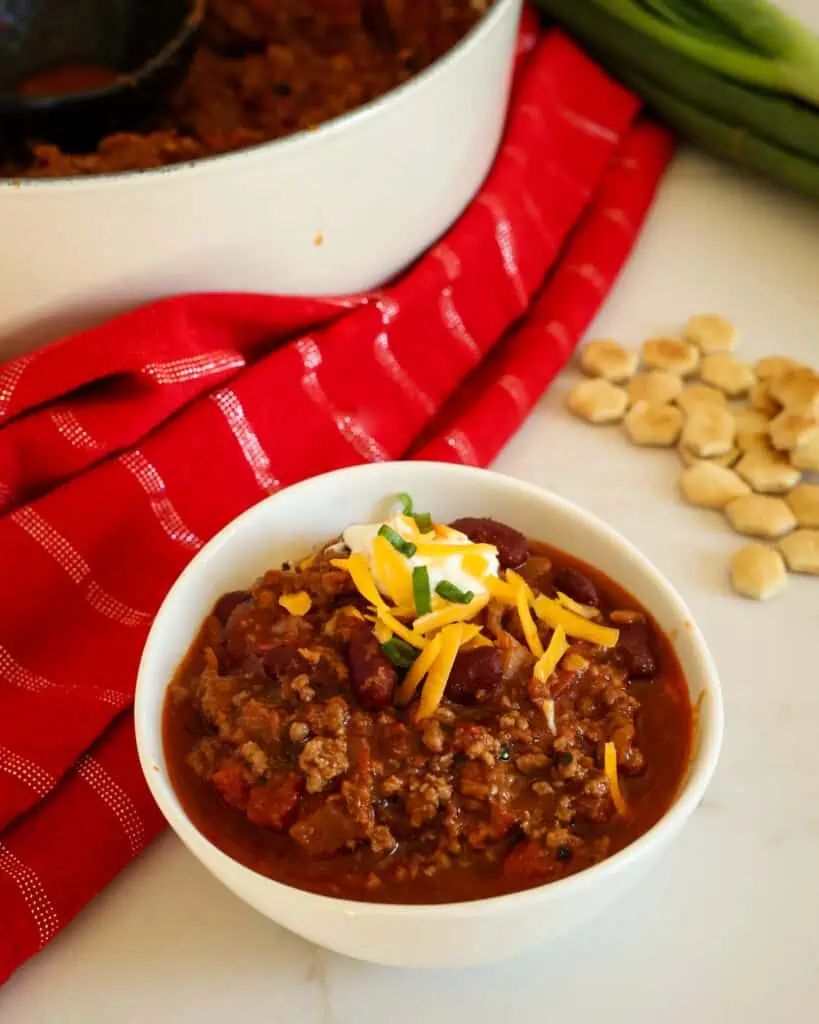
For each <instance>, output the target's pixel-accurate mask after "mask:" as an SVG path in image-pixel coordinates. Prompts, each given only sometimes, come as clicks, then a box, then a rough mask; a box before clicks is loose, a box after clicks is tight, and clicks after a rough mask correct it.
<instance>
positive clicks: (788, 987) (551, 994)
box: [0, 153, 819, 1024]
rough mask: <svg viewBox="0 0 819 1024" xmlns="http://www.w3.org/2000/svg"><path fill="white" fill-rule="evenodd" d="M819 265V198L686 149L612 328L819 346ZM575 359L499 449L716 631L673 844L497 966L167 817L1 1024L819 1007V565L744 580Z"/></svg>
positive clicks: (745, 1017)
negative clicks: (703, 779)
mask: <svg viewBox="0 0 819 1024" xmlns="http://www.w3.org/2000/svg"><path fill="white" fill-rule="evenodd" d="M818 286H819V209H817V208H815V207H811V206H810V205H809V204H807V203H803V202H801V201H800V200H797V199H795V198H793V197H792V196H787V195H785V194H783V193H780V192H778V191H776V190H775V189H773V188H768V187H767V186H765V185H763V184H760V183H759V182H756V181H750V180H746V179H743V178H742V177H740V176H738V175H736V174H735V173H733V172H730V171H728V170H726V169H725V168H723V167H721V166H718V165H715V164H712V163H711V162H710V161H707V160H705V159H704V158H702V157H699V156H695V155H693V154H690V153H684V154H682V155H681V156H679V157H678V158H677V160H676V163H675V165H674V167H673V170H672V172H671V174H670V175H669V177H668V178H667V180H666V182H665V184H664V187H663V190H662V195H661V197H660V200H659V202H658V203H657V205H656V207H655V209H654V211H653V213H652V215H651V219H650V222H649V224H648V226H647V229H646V231H645V233H644V236H643V238H642V240H641V242H640V245H639V247H638V249H637V251H636V253H635V255H634V258H633V260H632V262H631V264H630V265H629V267H628V269H627V271H626V273H625V274H624V275H623V277H622V279H621V281H620V283H619V284H618V287H617V289H616V291H615V292H614V293H613V295H612V296H611V298H610V300H609V301H608V303H607V305H606V308H605V311H604V312H603V313H602V314H601V316H600V318H599V320H598V322H597V323H596V325H595V326H594V332H593V333H595V334H599V335H611V336H614V337H618V338H621V339H623V340H625V341H628V342H635V343H636V342H639V341H640V340H642V339H643V338H644V337H645V336H647V335H648V334H650V333H655V332H659V331H665V330H674V329H676V328H678V326H679V325H680V323H681V322H682V321H683V320H684V319H685V318H686V317H687V316H688V315H689V314H690V313H693V312H698V311H711V310H714V311H721V312H725V313H726V314H728V315H730V316H732V317H733V318H735V319H736V320H737V321H738V322H739V323H741V324H742V326H743V328H744V331H745V338H746V340H745V342H744V346H743V348H742V350H741V352H742V354H744V355H746V356H747V357H749V358H753V357H757V356H761V355H763V354H771V353H783V354H788V355H791V356H793V357H796V358H798V359H803V360H805V361H811V362H812V363H813V364H814V365H819V287H818ZM570 381H571V374H566V375H565V376H564V378H563V379H562V380H560V381H558V382H557V383H556V385H555V386H554V387H553V388H552V389H551V391H550V393H549V395H548V396H547V397H546V398H545V399H544V400H543V401H542V402H541V403H540V405H539V407H538V408H537V410H536V411H535V413H534V414H533V415H532V417H531V419H530V420H529V422H528V423H527V424H526V426H525V428H524V429H523V430H522V431H521V432H520V433H519V434H518V436H517V437H516V438H515V439H514V440H513V441H512V443H511V444H510V445H509V446H508V448H507V450H506V451H505V452H504V453H503V454H502V456H501V457H500V458H499V459H498V461H497V468H498V469H500V470H503V471H505V472H507V473H510V474H512V475H514V476H519V477H522V478H524V479H527V480H531V481H533V482H536V483H538V484H542V485H543V486H545V487H548V488H552V489H554V490H556V491H558V492H560V493H561V494H563V495H565V496H566V497H568V498H570V499H573V500H574V501H577V502H579V503H581V504H583V505H585V506H586V507H587V508H589V509H591V510H592V511H594V512H596V513H597V514H598V515H601V516H602V517H603V518H605V519H607V520H608V521H609V522H610V523H611V524H612V525H613V526H614V527H615V528H616V529H618V530H620V531H621V532H622V533H623V534H625V535H626V536H627V537H629V538H630V539H631V540H633V541H634V542H636V543H637V544H638V545H639V546H640V547H641V548H642V549H643V551H644V552H645V553H646V554H647V555H648V557H649V558H651V559H652V560H653V561H654V562H655V564H656V565H657V566H659V568H660V569H661V570H662V571H663V572H665V573H666V574H667V575H668V576H669V577H670V578H671V580H672V581H673V582H674V583H675V584H676V585H677V587H678V588H679V589H680V591H681V592H682V594H683V596H684V597H685V599H686V600H687V601H688V602H689V604H690V606H691V608H692V609H693V612H694V614H695V616H696V617H697V619H698V621H699V622H700V624H701V626H702V628H703V630H704V632H705V635H706V637H707V639H708V640H709V642H710V643H711V645H712V649H713V653H714V656H715V658H716V661H717V664H718V666H719V669H720V672H721V676H722V681H723V686H724V690H725V700H726V709H727V736H726V744H725V750H724V755H723V758H722V762H721V765H720V767H719V769H718V772H717V775H716V778H715V781H714V784H713V786H712V788H711V790H710V793H709V795H708V797H707V799H706V801H705V803H704V804H703V806H702V807H701V808H700V810H699V811H698V812H697V813H696V815H695V816H694V818H693V819H692V821H691V822H690V824H689V826H688V827H687V829H686V830H685V832H684V833H683V836H682V837H681V839H680V840H679V841H678V842H677V844H676V846H675V847H674V848H673V850H672V852H671V854H670V855H669V856H668V857H667V858H666V859H665V860H664V861H663V862H662V864H660V865H659V866H657V867H656V868H655V869H654V870H653V871H652V873H651V874H649V875H648V876H647V877H646V878H645V880H644V881H643V883H642V884H641V885H640V886H639V887H638V888H637V890H636V891H635V892H633V894H632V895H631V896H630V897H627V900H626V902H621V903H620V904H618V905H616V906H615V907H614V908H613V909H612V910H611V912H610V913H609V914H608V915H607V916H606V917H604V918H603V919H601V920H598V921H597V922H595V923H593V924H591V925H590V926H588V927H585V928H584V929H583V930H581V931H578V932H576V933H574V934H573V935H571V936H570V937H568V938H566V939H565V940H563V941H561V942H560V943H559V944H555V945H551V946H546V947H543V948H541V949H538V950H537V951H535V952H533V953H531V954H530V955H527V956H525V957H523V958H521V959H517V960H515V961H511V962H507V963H504V964H501V965H498V966H496V967H493V968H489V969H487V968H482V969H479V970H463V971H456V972H450V973H440V972H432V973H419V972H410V971H400V970H394V969H388V968H380V967H372V966H369V965H366V964H360V963H356V962H353V961H350V960H346V959H344V958H341V957H339V956H337V955H334V954H330V953H326V952H323V951H321V950H319V949H317V948H315V947H313V946H311V945H310V944H309V943H307V942H304V941H302V940H301V939H298V938H295V937H294V936H292V935H290V934H288V933H286V932H284V931H282V930H281V929H279V928H277V927H276V926H275V925H273V924H271V923H270V922H268V921H267V920H265V919H263V918H262V917H261V916H259V915H258V914H257V913H256V912H255V911H253V910H251V909H249V908H247V907H245V906H244V905H243V904H242V903H240V902H239V901H238V900H237V899H236V898H234V897H233V896H232V895H231V894H230V893H228V892H227V891H226V890H224V889H223V888H222V887H221V886H220V885H219V883H217V882H216V881H215V880H214V879H212V878H211V877H210V876H209V875H208V874H207V873H206V872H205V870H204V869H203V868H202V867H200V866H199V864H198V863H197V862H196V861H195V860H194V859H193V857H192V856H191V855H189V854H188V853H187V852H186V851H185V850H184V849H183V847H182V846H181V844H180V843H179V842H178V841H176V839H175V838H173V837H171V836H170V835H165V836H163V837H162V838H161V839H160V840H159V841H158V842H157V843H156V844H155V846H154V847H153V848H152V849H151V850H149V851H148V853H147V854H146V855H144V856H143V857H142V858H141V859H140V860H139V862H138V863H136V864H135V865H133V866H132V867H131V868H130V869H129V870H128V871H126V872H125V873H124V874H123V875H122V876H121V877H120V878H119V879H118V880H117V881H116V882H115V883H114V884H113V885H111V886H110V888H109V889H108V890H107V891H106V892H104V893H103V894H102V895H101V896H100V897H99V898H98V899H97V900H96V901H95V902H94V904H93V905H92V906H90V907H89V908H88V909H87V910H86V911H85V912H84V913H83V914H82V915H81V917H80V918H79V919H78V920H77V921H75V922H74V924H72V925H71V926H70V927H69V928H68V929H67V930H66V931H65V932H64V933H63V935H61V936H60V937H59V938H58V939H57V940H56V941H55V942H54V943H53V944H52V945H51V946H50V947H49V948H48V949H46V950H45V951H44V952H42V953H41V954H40V955H39V956H37V957H36V958H35V959H34V960H33V961H31V962H30V963H29V964H28V965H27V966H25V967H24V968H23V969H21V970H20V971H19V972H18V973H17V974H16V975H15V976H14V977H13V978H12V979H11V981H10V982H9V983H8V984H7V985H6V986H5V987H4V988H3V989H2V991H0V1020H2V1021H3V1024H109V1022H110V1024H172V1022H173V1024H194V1022H195V1024H224V1022H229V1024H245V1022H248V1024H250V1022H253V1024H256V1022H258V1021H265V1022H268V1021H269V1022H278V1021H297V1022H298V1024H353V1022H354V1024H383V1022H384V1021H388V1022H389V1024H418V1021H424V1022H425V1024H438V1022H447V1024H451V1022H452V1021H457V1020H469V1021H470V1022H471V1024H499V1022H501V1021H506V1020H512V1019H516V1020H518V1021H525V1022H529V1021H561V1020H569V1019H571V1020H573V1021H574V1022H589V1024H592V1022H595V1024H597V1022H600V1021H605V1024H642V1022H644V1021H645V1022H649V1021H651V1022H654V1021H662V1022H664V1024H677V1022H679V1024H690V1022H692V1021H701V1022H706V1024H757V1022H760V1024H761V1022H765V1024H768V1022H806V1024H807V1022H809V1021H813V1022H815V1021H817V1020H819V970H817V967H819V875H818V874H817V863H819V742H818V741H817V736H819V668H817V666H819V580H811V579H795V580H793V582H792V584H791V587H790V589H789V591H788V592H787V593H786V594H785V595H784V596H783V597H781V598H779V599H778V600H777V601H775V602H773V603H771V604H760V605H757V604H754V603H751V602H747V601H743V600H741V599H740V598H738V597H735V596H732V595H731V594H730V592H729V590H728V587H727V583H726V562H727V559H728V557H729V555H730V553H731V552H732V551H733V550H734V549H735V548H736V547H737V546H738V544H739V543H740V542H739V541H738V540H737V538H736V537H735V536H733V535H732V534H731V533H730V531H729V529H728V528H727V527H726V526H725V525H724V523H723V521H722V519H721V518H720V517H719V516H718V515H716V514H714V513H708V512H703V511H696V510H693V509H691V508H688V507H686V506H684V505H683V504H681V503H680V502H679V501H678V500H677V498H676V477H677V475H678V473H679V468H680V467H679V464H678V462H677V459H676V456H675V455H673V454H672V453H668V452H659V451H653V452H652V451H646V450H644V449H634V448H631V447H629V445H628V444H627V442H626V441H625V440H624V439H623V437H622V435H621V434H620V432H619V431H618V430H617V429H615V428H612V429H607V428H592V427H589V426H586V425H584V424H581V423H578V422H577V421H573V420H572V419H571V418H570V417H569V416H568V415H567V414H566V412H565V411H564V398H565V392H566V389H567V387H568V386H569V384H570ZM0 912H1V910H0ZM498 943H499V945H501V946H502V944H503V935H498Z"/></svg>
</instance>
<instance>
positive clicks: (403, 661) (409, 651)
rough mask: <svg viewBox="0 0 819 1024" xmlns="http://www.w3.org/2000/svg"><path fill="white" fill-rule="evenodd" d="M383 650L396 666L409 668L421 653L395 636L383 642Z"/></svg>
mask: <svg viewBox="0 0 819 1024" xmlns="http://www.w3.org/2000/svg"><path fill="white" fill-rule="evenodd" d="M381 650H382V651H383V652H384V654H386V656H387V657H388V658H389V659H390V661H391V662H392V663H393V665H395V666H396V668H409V667H410V665H412V663H413V662H414V661H415V659H416V658H417V657H418V655H419V653H420V652H419V651H416V649H415V648H414V647H412V646H411V645H410V644H408V643H406V641H404V640H401V639H400V638H399V637H395V636H394V637H393V638H392V640H388V641H387V642H386V643H385V644H381Z"/></svg>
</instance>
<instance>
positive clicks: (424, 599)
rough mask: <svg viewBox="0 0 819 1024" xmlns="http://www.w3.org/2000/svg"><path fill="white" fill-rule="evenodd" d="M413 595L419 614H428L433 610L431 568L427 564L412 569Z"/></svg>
mask: <svg viewBox="0 0 819 1024" xmlns="http://www.w3.org/2000/svg"><path fill="white" fill-rule="evenodd" d="M412 596H413V600H414V601H415V610H416V612H417V613H418V614H419V615H428V614H429V612H431V611H432V593H431V591H430V589H429V569H427V567H426V566H425V565H418V566H416V567H415V568H414V569H413V570H412Z"/></svg>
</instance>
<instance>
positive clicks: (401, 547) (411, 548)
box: [378, 523, 415, 558]
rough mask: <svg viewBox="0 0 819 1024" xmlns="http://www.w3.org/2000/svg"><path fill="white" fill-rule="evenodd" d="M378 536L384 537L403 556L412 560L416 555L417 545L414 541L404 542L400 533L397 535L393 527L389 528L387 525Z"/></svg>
mask: <svg viewBox="0 0 819 1024" xmlns="http://www.w3.org/2000/svg"><path fill="white" fill-rule="evenodd" d="M378 536H379V537H383V538H384V540H387V541H389V542H390V544H392V546H393V547H394V548H395V550H396V551H398V552H400V553H401V554H402V555H406V557H407V558H412V556H413V555H414V554H415V545H414V544H413V543H412V541H409V540H404V538H403V537H402V536H401V534H400V533H396V532H395V530H393V528H392V527H391V526H387V524H386V523H385V524H384V525H383V526H382V527H381V529H380V530H379V531H378Z"/></svg>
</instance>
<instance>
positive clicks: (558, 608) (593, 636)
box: [535, 594, 620, 647]
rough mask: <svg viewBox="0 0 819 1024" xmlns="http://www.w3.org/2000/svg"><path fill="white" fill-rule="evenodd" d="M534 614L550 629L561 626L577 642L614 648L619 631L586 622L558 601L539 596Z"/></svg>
mask: <svg viewBox="0 0 819 1024" xmlns="http://www.w3.org/2000/svg"><path fill="white" fill-rule="evenodd" d="M535 614H536V615H537V617H538V618H539V619H541V620H542V621H543V622H545V623H546V624H547V625H548V626H551V627H552V629H557V627H558V626H562V627H563V628H564V629H565V630H566V635H567V636H571V637H574V638H575V639H577V640H588V641H589V643H592V644H597V645H598V646H600V647H615V646H616V644H617V640H618V639H619V637H620V631H619V630H617V629H614V628H613V627H611V626H600V625H598V623H596V622H588V621H587V620H586V619H584V618H583V616H582V615H575V613H574V612H571V611H569V610H568V608H564V607H563V606H562V605H561V604H560V603H559V602H558V601H553V600H552V599H551V598H549V597H546V596H545V595H544V594H541V595H540V597H538V598H537V600H536V601H535Z"/></svg>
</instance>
